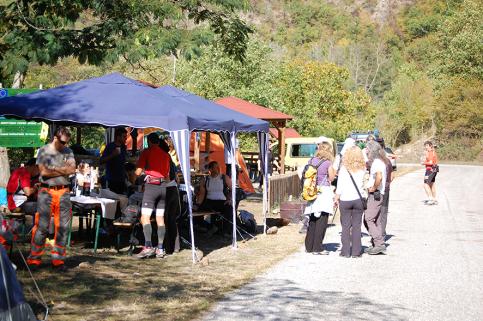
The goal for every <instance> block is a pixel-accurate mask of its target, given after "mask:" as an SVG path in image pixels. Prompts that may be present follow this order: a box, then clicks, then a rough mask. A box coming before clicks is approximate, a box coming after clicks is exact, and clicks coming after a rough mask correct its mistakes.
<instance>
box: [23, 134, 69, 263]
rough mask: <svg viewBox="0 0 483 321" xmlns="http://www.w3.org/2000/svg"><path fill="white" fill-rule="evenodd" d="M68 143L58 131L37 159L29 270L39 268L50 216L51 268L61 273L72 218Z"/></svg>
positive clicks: (67, 139) (28, 261)
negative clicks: (53, 229)
mask: <svg viewBox="0 0 483 321" xmlns="http://www.w3.org/2000/svg"><path fill="white" fill-rule="evenodd" d="M69 140H70V132H69V130H68V129H67V128H65V127H59V128H58V129H57V130H56V132H55V136H54V138H53V140H52V142H51V143H50V144H47V145H45V146H44V147H42V148H41V149H40V150H39V153H38V156H37V165H39V171H40V191H39V194H38V197H37V213H36V214H35V225H34V228H33V230H32V243H31V245H32V248H31V252H30V256H29V258H28V260H27V263H28V264H29V265H30V266H32V267H38V266H40V263H41V257H42V254H43V253H44V247H45V239H46V237H47V235H48V232H49V224H50V218H51V217H52V216H53V217H54V225H55V236H54V247H53V249H52V266H53V267H54V268H56V269H58V270H65V267H64V259H65V254H66V253H65V246H66V243H67V236H68V231H69V225H70V220H71V218H72V206H71V202H70V193H69V188H70V181H69V175H71V174H74V173H75V159H74V154H73V153H72V151H71V150H70V149H69V148H67V147H66V145H67V143H68V142H69Z"/></svg>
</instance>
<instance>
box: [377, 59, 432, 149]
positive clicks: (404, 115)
mask: <svg viewBox="0 0 483 321" xmlns="http://www.w3.org/2000/svg"><path fill="white" fill-rule="evenodd" d="M434 104H435V97H434V92H433V84H432V82H431V80H430V79H429V78H428V77H427V76H426V75H425V74H424V73H422V72H420V71H418V68H417V67H416V66H414V65H404V66H402V67H401V68H400V70H399V74H398V77H397V78H396V80H395V81H394V83H393V86H392V88H391V90H390V91H388V92H387V93H386V94H385V95H384V99H383V100H382V101H381V102H380V103H379V104H378V108H377V110H378V113H377V114H378V116H377V121H376V126H377V127H378V128H380V129H381V130H382V132H383V133H384V136H385V138H386V141H387V142H388V143H389V145H391V146H397V145H399V144H401V143H408V142H409V141H410V140H411V139H415V138H418V137H419V136H420V135H421V134H423V133H425V132H426V131H427V130H429V129H431V127H432V124H433V110H434Z"/></svg>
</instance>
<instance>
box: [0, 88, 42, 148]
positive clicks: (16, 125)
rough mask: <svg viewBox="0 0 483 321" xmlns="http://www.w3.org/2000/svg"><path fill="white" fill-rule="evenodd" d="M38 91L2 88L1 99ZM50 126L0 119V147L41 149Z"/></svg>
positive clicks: (40, 123) (0, 90)
mask: <svg viewBox="0 0 483 321" xmlns="http://www.w3.org/2000/svg"><path fill="white" fill-rule="evenodd" d="M37 90H38V89H12V88H0V99H2V98H5V97H11V96H15V95H19V94H28V93H32V92H35V91H37ZM47 133H48V126H47V125H46V124H45V123H42V122H35V121H25V120H17V119H6V118H4V117H0V146H1V147H10V148H22V147H41V146H43V145H44V144H45V139H46V138H47Z"/></svg>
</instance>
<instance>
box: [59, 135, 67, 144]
mask: <svg viewBox="0 0 483 321" xmlns="http://www.w3.org/2000/svg"><path fill="white" fill-rule="evenodd" d="M57 140H58V141H59V143H61V144H62V145H64V146H65V145H67V142H66V141H64V140H62V139H60V137H58V136H57Z"/></svg>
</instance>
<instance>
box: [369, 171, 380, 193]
mask: <svg viewBox="0 0 483 321" xmlns="http://www.w3.org/2000/svg"><path fill="white" fill-rule="evenodd" d="M381 181H382V173H381V172H376V178H375V179H374V185H372V186H371V187H370V188H369V193H373V192H375V191H376V190H377V187H378V186H379V185H380V184H381Z"/></svg>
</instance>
